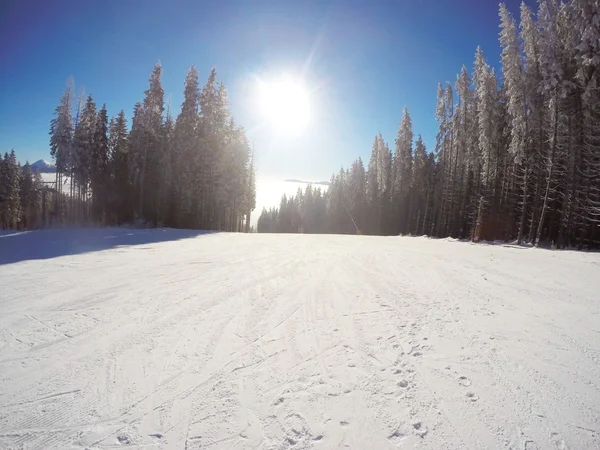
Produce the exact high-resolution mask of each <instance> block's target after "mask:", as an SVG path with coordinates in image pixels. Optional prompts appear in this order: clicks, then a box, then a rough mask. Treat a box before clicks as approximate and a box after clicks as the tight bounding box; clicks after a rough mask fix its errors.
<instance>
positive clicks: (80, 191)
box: [73, 94, 97, 222]
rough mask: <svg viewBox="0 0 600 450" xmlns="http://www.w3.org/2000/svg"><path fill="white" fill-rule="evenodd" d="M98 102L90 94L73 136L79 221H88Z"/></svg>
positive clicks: (76, 215) (77, 215)
mask: <svg viewBox="0 0 600 450" xmlns="http://www.w3.org/2000/svg"><path fill="white" fill-rule="evenodd" d="M96 118H97V112H96V104H95V103H94V99H93V98H92V95H91V94H90V95H88V98H87V100H86V102H85V106H84V107H83V110H82V112H81V114H80V115H79V120H78V123H77V128H75V132H74V137H73V173H74V179H73V182H74V184H75V185H76V191H77V197H78V201H77V202H76V204H77V205H78V206H79V207H80V210H78V211H77V212H76V214H75V217H76V219H75V220H78V221H82V222H84V221H87V220H88V218H89V213H88V204H87V203H88V200H89V193H90V191H89V189H90V177H91V170H92V154H93V152H94V134H95V132H96Z"/></svg>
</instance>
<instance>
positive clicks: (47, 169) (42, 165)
mask: <svg viewBox="0 0 600 450" xmlns="http://www.w3.org/2000/svg"><path fill="white" fill-rule="evenodd" d="M31 170H37V171H38V172H40V173H54V172H56V166H55V165H54V164H52V163H51V162H48V161H44V160H43V159H40V160H38V161H36V162H34V163H33V164H31Z"/></svg>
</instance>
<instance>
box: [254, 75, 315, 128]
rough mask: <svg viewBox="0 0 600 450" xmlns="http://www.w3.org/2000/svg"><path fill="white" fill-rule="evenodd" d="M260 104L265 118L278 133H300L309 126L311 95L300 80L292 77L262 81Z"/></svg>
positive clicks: (259, 96) (260, 84) (259, 93)
mask: <svg viewBox="0 0 600 450" xmlns="http://www.w3.org/2000/svg"><path fill="white" fill-rule="evenodd" d="M258 102H259V105H260V109H261V113H262V115H263V117H264V118H265V120H266V121H267V122H268V123H269V125H270V126H272V127H273V128H274V131H275V132H277V133H283V134H296V133H300V132H302V131H303V130H304V129H305V128H306V126H307V125H308V122H309V119H310V104H309V103H310V102H309V94H308V90H307V89H306V87H305V86H304V84H303V83H301V82H300V81H298V80H295V79H293V78H291V77H281V78H277V79H273V80H260V81H259V92H258Z"/></svg>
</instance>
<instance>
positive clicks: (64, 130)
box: [50, 80, 73, 220]
mask: <svg viewBox="0 0 600 450" xmlns="http://www.w3.org/2000/svg"><path fill="white" fill-rule="evenodd" d="M72 98H73V82H72V80H69V82H68V84H67V88H66V90H65V92H64V93H63V95H62V97H61V99H60V103H59V105H58V106H57V107H56V109H55V113H54V118H53V119H52V121H51V122H50V155H51V156H52V157H53V158H54V160H55V161H56V189H57V190H58V192H59V193H61V192H62V185H63V176H64V175H65V173H66V172H67V174H68V167H69V159H70V158H71V155H72V152H71V149H72V144H73V119H72V116H71V100H72ZM58 198H61V197H60V196H59V197H58ZM58 206H59V208H60V207H61V206H62V205H60V204H59V205H58ZM60 214H61V218H60V220H62V212H60Z"/></svg>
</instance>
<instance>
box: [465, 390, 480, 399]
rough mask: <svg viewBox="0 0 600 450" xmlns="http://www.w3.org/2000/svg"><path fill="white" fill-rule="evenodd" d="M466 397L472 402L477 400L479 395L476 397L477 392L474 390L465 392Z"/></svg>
mask: <svg viewBox="0 0 600 450" xmlns="http://www.w3.org/2000/svg"><path fill="white" fill-rule="evenodd" d="M467 398H468V399H469V400H471V401H472V402H476V401H477V400H479V397H477V394H475V392H471V391H469V392H467Z"/></svg>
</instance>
